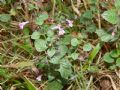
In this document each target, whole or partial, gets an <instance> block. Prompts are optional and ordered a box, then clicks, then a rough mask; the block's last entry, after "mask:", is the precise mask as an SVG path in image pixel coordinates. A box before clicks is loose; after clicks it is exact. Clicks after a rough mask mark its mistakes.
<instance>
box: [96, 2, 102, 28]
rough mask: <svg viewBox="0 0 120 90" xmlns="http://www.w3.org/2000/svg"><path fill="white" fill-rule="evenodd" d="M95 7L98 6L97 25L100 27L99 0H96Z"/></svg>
mask: <svg viewBox="0 0 120 90" xmlns="http://www.w3.org/2000/svg"><path fill="white" fill-rule="evenodd" d="M97 8H98V27H99V29H101V18H100V7H99V0H97Z"/></svg>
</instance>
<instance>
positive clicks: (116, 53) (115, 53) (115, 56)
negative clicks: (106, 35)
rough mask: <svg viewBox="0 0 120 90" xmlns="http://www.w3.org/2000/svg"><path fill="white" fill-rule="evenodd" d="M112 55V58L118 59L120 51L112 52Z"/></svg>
mask: <svg viewBox="0 0 120 90" xmlns="http://www.w3.org/2000/svg"><path fill="white" fill-rule="evenodd" d="M110 55H111V57H113V58H117V57H118V56H119V55H120V51H119V50H112V51H111V52H110Z"/></svg>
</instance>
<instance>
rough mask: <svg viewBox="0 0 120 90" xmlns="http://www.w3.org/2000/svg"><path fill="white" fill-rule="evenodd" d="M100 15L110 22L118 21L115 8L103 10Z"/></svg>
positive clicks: (115, 22)
mask: <svg viewBox="0 0 120 90" xmlns="http://www.w3.org/2000/svg"><path fill="white" fill-rule="evenodd" d="M102 17H103V18H104V19H105V20H106V21H108V22H109V23H111V24H117V22H118V16H117V13H116V11H115V10H108V11H105V12H104V13H103V14H102Z"/></svg>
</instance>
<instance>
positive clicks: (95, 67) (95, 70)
mask: <svg viewBox="0 0 120 90" xmlns="http://www.w3.org/2000/svg"><path fill="white" fill-rule="evenodd" d="M88 71H89V72H92V73H95V72H99V68H98V66H90V67H89V68H88Z"/></svg>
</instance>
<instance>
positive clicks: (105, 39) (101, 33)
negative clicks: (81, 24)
mask: <svg viewBox="0 0 120 90" xmlns="http://www.w3.org/2000/svg"><path fill="white" fill-rule="evenodd" d="M96 33H97V35H98V36H99V37H100V39H101V41H103V42H112V41H115V40H116V39H117V38H116V37H114V36H112V35H111V34H108V33H107V32H105V31H104V30H103V29H97V30H96Z"/></svg>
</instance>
